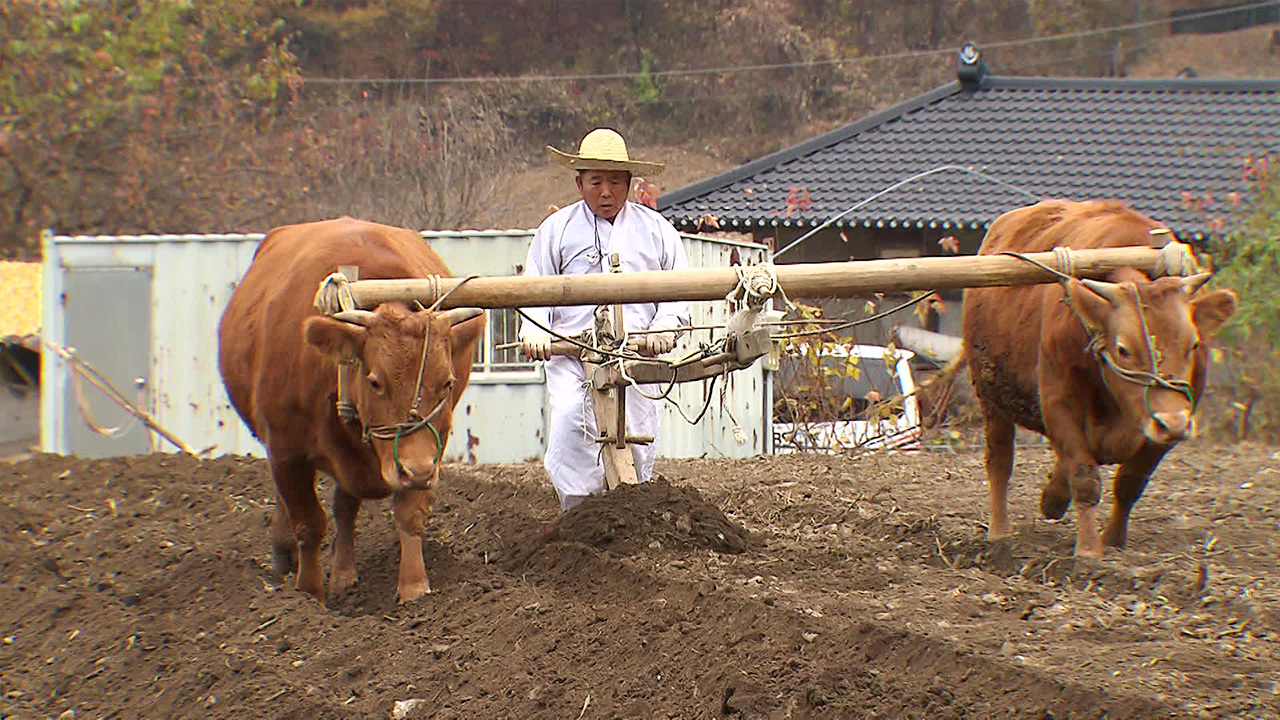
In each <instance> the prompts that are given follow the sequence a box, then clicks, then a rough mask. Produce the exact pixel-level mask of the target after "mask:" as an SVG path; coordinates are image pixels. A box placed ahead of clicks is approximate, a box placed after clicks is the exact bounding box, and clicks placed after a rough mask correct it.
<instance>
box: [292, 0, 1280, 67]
mask: <svg viewBox="0 0 1280 720" xmlns="http://www.w3.org/2000/svg"><path fill="white" fill-rule="evenodd" d="M1275 5H1280V0H1264V1H1263V2H1257V3H1253V4H1250V5H1240V6H1237V7H1231V8H1220V9H1217V10H1206V11H1204V12H1201V13H1195V14H1191V15H1183V16H1180V17H1178V18H1176V20H1177V21H1179V22H1185V21H1188V20H1199V19H1202V18H1210V17H1217V16H1219V15H1226V14H1228V13H1237V12H1244V11H1247V10H1256V9H1258V8H1264V7H1270V6H1275ZM1174 20H1175V18H1161V19H1159V20H1144V21H1141V22H1132V23H1126V24H1124V25H1113V26H1111V27H1105V28H1096V29H1093V30H1077V31H1074V32H1068V33H1058V34H1056V35H1045V36H1043V37H1037V38H1024V39H1021V40H1000V41H996V42H991V43H982V44H979V47H980V48H983V49H987V48H1007V47H1024V46H1027V45H1035V44H1037V43H1044V42H1054V41H1057V40H1074V39H1077V38H1083V37H1090V36H1093V35H1104V34H1106V33H1112V32H1122V31H1125V30H1138V29H1141V28H1147V27H1154V26H1156V25H1166V24H1169V23H1171V22H1173V21H1174ZM954 52H955V50H953V49H947V50H909V51H905V52H897V53H885V54H882V55H867V56H864V57H855V58H836V59H829V60H806V61H804V62H791V63H764V64H757V65H735V66H731V67H718V68H698V69H689V70H656V71H652V72H627V73H585V74H579V75H493V76H472V77H456V78H331V77H311V78H303V79H302V82H304V83H315V84H333V85H354V84H364V85H482V84H492V83H519V82H562V81H566V80H629V79H633V78H638V77H650V78H660V77H690V76H697V75H724V74H728V73H748V72H761V71H765V70H789V69H796V68H812V67H823V66H830V65H845V64H849V65H858V64H863V63H871V62H885V61H889V60H909V59H915V58H927V57H934V56H940V55H951V54H953V53H954Z"/></svg>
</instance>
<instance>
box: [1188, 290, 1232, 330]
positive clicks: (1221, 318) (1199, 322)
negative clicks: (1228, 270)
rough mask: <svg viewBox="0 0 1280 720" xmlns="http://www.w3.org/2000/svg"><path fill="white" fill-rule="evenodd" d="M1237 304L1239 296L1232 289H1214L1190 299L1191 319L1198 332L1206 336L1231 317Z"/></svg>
mask: <svg viewBox="0 0 1280 720" xmlns="http://www.w3.org/2000/svg"><path fill="white" fill-rule="evenodd" d="M1237 305H1239V298H1238V297H1237V296H1236V294H1235V292H1234V291H1232V290H1226V289H1223V290H1214V291H1213V292H1211V293H1207V294H1205V295H1201V296H1199V297H1197V298H1195V299H1193V300H1192V301H1191V319H1192V320H1193V321H1194V322H1195V324H1196V329H1198V330H1199V331H1200V334H1201V335H1203V336H1205V337H1208V336H1210V335H1212V334H1213V333H1214V332H1216V331H1217V330H1218V328H1220V327H1222V324H1223V323H1225V322H1226V321H1227V320H1230V319H1231V316H1232V315H1234V314H1235V312H1236V306H1237Z"/></svg>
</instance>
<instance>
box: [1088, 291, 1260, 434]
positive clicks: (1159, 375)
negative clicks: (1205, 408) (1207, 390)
mask: <svg viewBox="0 0 1280 720" xmlns="http://www.w3.org/2000/svg"><path fill="white" fill-rule="evenodd" d="M1208 279H1209V274H1208V273H1203V274H1199V275H1192V276H1190V277H1165V278H1160V279H1158V280H1155V281H1148V280H1147V279H1146V278H1145V277H1142V278H1140V279H1137V280H1135V281H1133V282H1124V283H1111V282H1099V281H1094V280H1084V281H1079V280H1071V282H1070V285H1069V286H1068V290H1067V292H1068V295H1069V297H1070V304H1071V307H1072V309H1073V310H1074V311H1075V313H1076V315H1077V316H1079V318H1080V319H1081V320H1082V321H1083V322H1084V325H1085V327H1086V328H1087V329H1088V330H1089V332H1090V335H1091V336H1092V342H1091V345H1090V349H1091V351H1092V352H1093V353H1094V355H1095V356H1096V357H1097V359H1098V361H1099V364H1100V365H1101V367H1100V368H1099V371H1100V372H1101V373H1102V377H1103V380H1104V381H1105V382H1106V385H1107V388H1108V390H1109V391H1110V393H1111V395H1112V396H1113V397H1114V399H1115V401H1116V403H1117V404H1118V405H1119V406H1120V408H1121V411H1122V412H1123V413H1124V415H1125V417H1126V418H1129V419H1132V420H1133V421H1134V422H1135V423H1137V424H1140V426H1141V428H1142V433H1143V435H1144V436H1146V438H1147V439H1148V440H1150V441H1151V442H1153V443H1156V444H1159V445H1170V444H1173V443H1176V442H1179V441H1181V440H1184V439H1186V438H1187V437H1189V436H1190V435H1191V433H1192V431H1193V430H1194V426H1193V422H1194V421H1193V414H1192V413H1193V411H1194V410H1195V404H1196V402H1197V401H1198V400H1199V398H1200V393H1201V392H1202V390H1203V388H1204V371H1205V361H1206V360H1205V358H1206V351H1205V349H1204V348H1203V346H1202V345H1201V341H1202V340H1203V339H1205V338H1208V337H1209V336H1210V335H1212V334H1213V333H1214V331H1216V330H1217V329H1218V328H1219V327H1221V326H1222V324H1223V323H1224V322H1226V321H1227V319H1228V318H1230V317H1231V315H1232V314H1233V313H1235V310H1236V302H1237V298H1236V294H1235V293H1234V292H1232V291H1231V290H1216V291H1213V292H1208V293H1197V292H1196V291H1197V290H1198V289H1199V288H1200V286H1201V285H1203V284H1204V283H1205V281H1207V280H1208Z"/></svg>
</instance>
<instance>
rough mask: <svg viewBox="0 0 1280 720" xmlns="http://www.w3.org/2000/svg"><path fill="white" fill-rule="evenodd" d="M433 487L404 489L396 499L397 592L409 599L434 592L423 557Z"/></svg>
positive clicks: (394, 505)
mask: <svg viewBox="0 0 1280 720" xmlns="http://www.w3.org/2000/svg"><path fill="white" fill-rule="evenodd" d="M431 502H432V498H431V491H430V490H404V491H401V492H398V493H396V496H395V500H394V501H393V515H394V516H395V523H396V534H397V535H398V536H399V537H400V580H399V583H398V585H397V587H396V594H397V595H399V596H400V602H402V603H406V602H409V601H411V600H417V599H418V598H420V597H422V596H423V595H426V594H427V593H429V592H431V583H430V582H429V581H428V580H427V566H426V563H425V562H423V559H422V534H423V532H425V531H426V527H427V515H428V514H429V513H430V512H431Z"/></svg>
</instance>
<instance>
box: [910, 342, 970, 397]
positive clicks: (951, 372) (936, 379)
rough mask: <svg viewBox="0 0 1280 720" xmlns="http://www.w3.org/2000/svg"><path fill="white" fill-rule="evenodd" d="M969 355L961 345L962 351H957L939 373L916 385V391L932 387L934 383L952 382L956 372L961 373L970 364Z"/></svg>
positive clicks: (945, 383)
mask: <svg viewBox="0 0 1280 720" xmlns="http://www.w3.org/2000/svg"><path fill="white" fill-rule="evenodd" d="M967 357H968V356H967V355H966V354H965V351H964V348H963V347H961V348H960V352H958V353H956V354H955V357H952V358H951V359H950V360H948V361H947V364H946V365H943V366H942V369H941V370H939V371H938V372H937V374H935V375H934V376H933V377H931V378H929V379H928V380H925V381H924V382H922V383H920V384H919V385H918V386H917V387H916V392H919V391H921V390H927V389H928V388H931V387H933V386H934V385H947V384H950V383H951V381H952V380H954V379H955V377H956V373H959V372H960V371H961V370H962V369H964V367H965V366H966V365H967V364H968V363H967Z"/></svg>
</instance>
